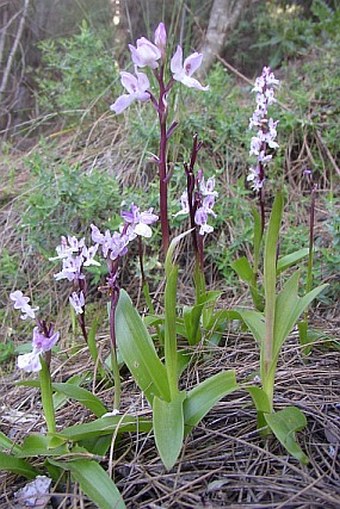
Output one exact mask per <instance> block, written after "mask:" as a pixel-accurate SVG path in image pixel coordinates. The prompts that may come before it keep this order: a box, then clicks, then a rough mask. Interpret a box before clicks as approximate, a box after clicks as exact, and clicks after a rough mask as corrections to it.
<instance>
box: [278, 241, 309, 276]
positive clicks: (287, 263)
mask: <svg viewBox="0 0 340 509" xmlns="http://www.w3.org/2000/svg"><path fill="white" fill-rule="evenodd" d="M308 253H309V249H308V247H304V248H302V249H299V250H298V251H295V252H294V253H290V254H288V255H285V256H282V257H281V258H279V259H278V262H277V268H276V270H277V273H278V274H280V273H281V272H283V271H285V270H286V269H288V267H291V266H292V265H295V264H296V263H297V262H299V261H300V260H302V259H303V258H305V257H306V256H308Z"/></svg>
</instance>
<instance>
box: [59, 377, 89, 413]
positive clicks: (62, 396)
mask: <svg viewBox="0 0 340 509" xmlns="http://www.w3.org/2000/svg"><path fill="white" fill-rule="evenodd" d="M85 378H86V375H85V377H84V375H83V374H81V375H73V376H71V377H70V378H68V379H67V381H66V382H65V383H66V384H69V385H76V386H77V387H79V385H81V383H82V381H84V379H85ZM68 399H69V398H68V397H67V396H66V395H65V394H62V393H61V392H60V393H55V394H53V404H54V408H55V409H56V410H59V409H60V408H62V407H63V406H64V405H65V404H66V403H67V402H68Z"/></svg>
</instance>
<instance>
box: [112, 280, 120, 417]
mask: <svg viewBox="0 0 340 509" xmlns="http://www.w3.org/2000/svg"><path fill="white" fill-rule="evenodd" d="M111 291H112V294H111V302H110V340H111V359H112V372H113V378H114V383H115V393H114V400H113V408H114V410H119V406H120V398H121V382H120V373H119V365H118V360H117V340H116V326H115V323H116V321H115V315H116V308H117V303H118V299H119V288H118V285H116V287H115V289H113V290H112V289H111Z"/></svg>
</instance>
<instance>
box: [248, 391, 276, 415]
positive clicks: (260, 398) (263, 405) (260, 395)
mask: <svg viewBox="0 0 340 509" xmlns="http://www.w3.org/2000/svg"><path fill="white" fill-rule="evenodd" d="M245 389H246V390H247V391H248V392H249V394H250V395H251V397H252V400H253V402H254V405H255V408H256V410H257V411H258V412H262V413H268V412H270V410H271V408H270V402H269V399H268V396H267V394H266V393H265V392H264V390H263V389H261V387H256V386H255V385H254V386H250V387H245Z"/></svg>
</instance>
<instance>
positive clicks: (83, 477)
mask: <svg viewBox="0 0 340 509" xmlns="http://www.w3.org/2000/svg"><path fill="white" fill-rule="evenodd" d="M51 463H53V464H55V465H57V466H59V467H61V468H62V469H64V470H67V471H70V472H71V474H72V477H73V479H74V480H75V481H77V482H78V483H79V486H80V488H81V489H82V491H83V492H84V493H85V494H86V495H87V496H88V497H89V499H90V500H91V501H92V502H94V503H95V504H96V505H97V506H98V508H99V509H113V508H114V509H124V508H125V507H126V506H125V503H124V500H123V499H122V496H121V494H120V493H119V491H118V488H117V486H116V485H115V483H114V482H113V481H112V479H110V477H109V476H108V475H107V473H106V472H105V470H104V469H103V468H102V467H101V466H100V465H99V464H98V463H97V462H96V461H92V460H85V459H77V460H74V461H67V462H66V461H52V462H51Z"/></svg>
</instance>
